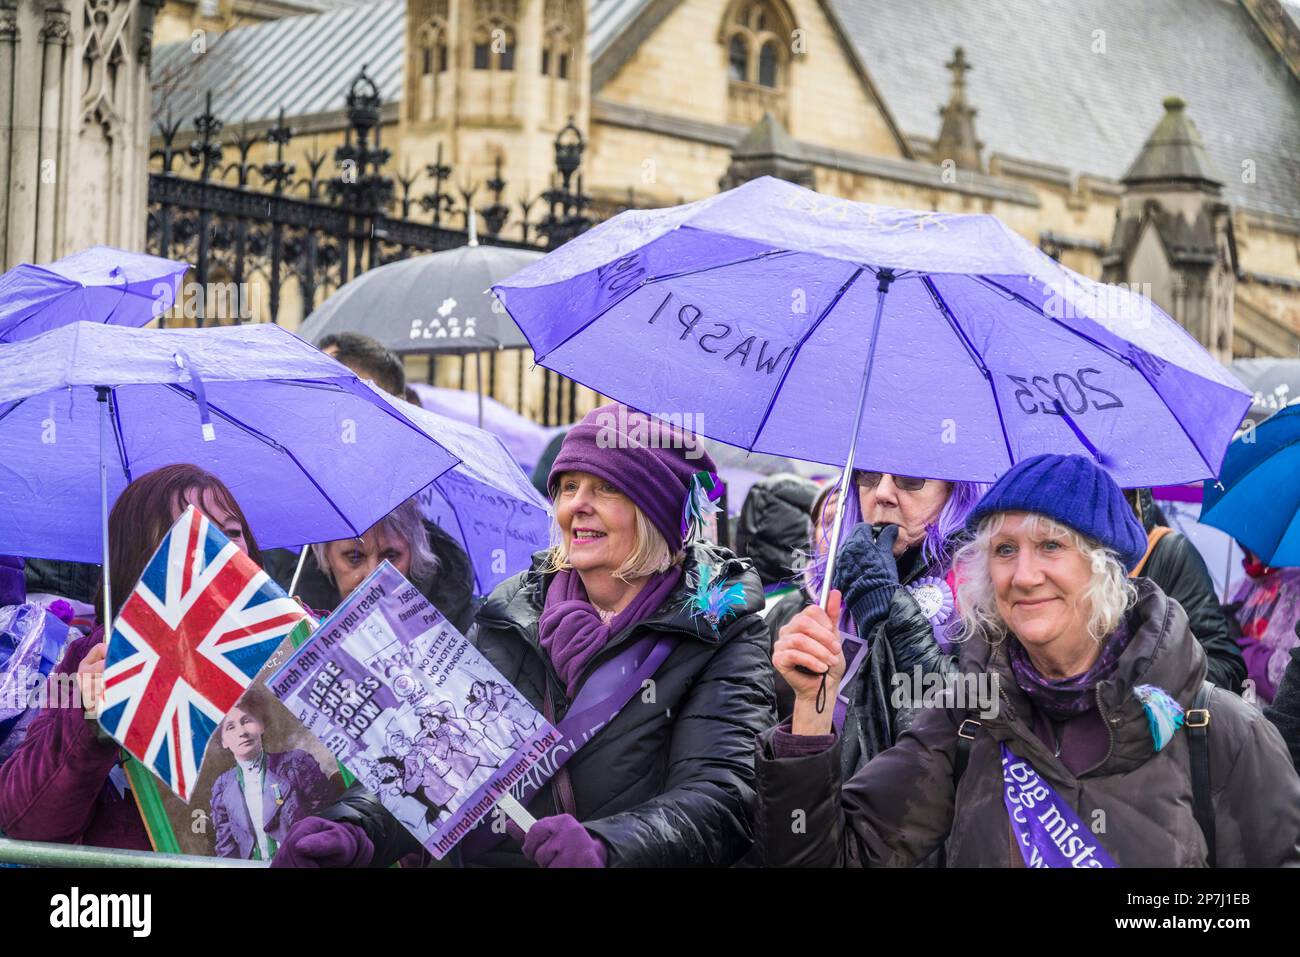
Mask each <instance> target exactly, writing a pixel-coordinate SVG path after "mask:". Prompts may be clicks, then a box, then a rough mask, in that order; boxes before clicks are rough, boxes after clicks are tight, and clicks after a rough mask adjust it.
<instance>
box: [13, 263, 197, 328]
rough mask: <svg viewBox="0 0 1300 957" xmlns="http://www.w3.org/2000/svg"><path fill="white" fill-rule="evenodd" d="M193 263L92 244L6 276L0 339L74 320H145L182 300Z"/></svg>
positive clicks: (125, 323)
mask: <svg viewBox="0 0 1300 957" xmlns="http://www.w3.org/2000/svg"><path fill="white" fill-rule="evenodd" d="M189 268H190V267H189V264H188V263H182V262H173V261H172V260H170V259H160V258H158V257H157V256H146V255H144V254H143V253H130V252H127V251H126V250H124V249H114V248H113V247H112V246H91V247H90V248H89V249H83V250H82V251H81V252H79V253H74V254H73V255H71V256H66V257H64V258H63V259H59V260H56V261H55V262H52V263H48V264H47V265H44V266H36V265H33V264H31V263H23V264H22V265H20V266H15V267H14V268H13V269H11V270H9V271H8V272H7V273H5V274H4V275H2V276H0V342H15V341H17V340H19V339H31V338H32V337H33V336H38V335H40V334H41V333H42V332H47V331H48V330H50V329H53V328H55V327H57V326H62V325H67V324H68V323H70V322H78V321H85V322H108V323H114V324H116V325H119V326H143V325H144V324H145V323H147V322H149V321H150V320H152V319H154V318H156V317H158V316H160V315H162V314H163V313H164V312H166V311H167V310H168V309H170V308H171V307H172V304H173V303H174V302H175V301H176V290H177V288H178V287H179V285H180V282H181V278H182V277H183V276H184V275H185V270H187V269H189Z"/></svg>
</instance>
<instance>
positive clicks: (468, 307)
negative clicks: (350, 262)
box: [298, 240, 542, 355]
mask: <svg viewBox="0 0 1300 957" xmlns="http://www.w3.org/2000/svg"><path fill="white" fill-rule="evenodd" d="M541 255H542V254H541V253H540V252H537V251H535V250H531V249H511V248H509V247H505V246H480V245H478V244H477V242H475V241H473V240H471V242H470V244H469V245H466V246H461V247H459V248H457V249H448V250H446V251H445V252H440V253H428V254H426V255H423V256H413V257H412V258H410V259H403V260H401V261H400V262H395V263H388V264H386V265H383V266H378V267H376V268H374V269H371V270H368V271H367V272H364V273H362V274H361V275H360V276H358V277H357V278H356V279H353V280H352V281H351V282H348V283H346V284H344V286H343V287H342V288H341V289H339V290H338V291H337V292H336V293H334V295H332V296H330V297H329V298H328V299H326V300H325V301H324V302H323V303H321V305H320V307H319V308H317V309H316V310H315V311H314V312H312V314H311V315H310V316H308V317H307V318H306V320H304V322H303V324H302V328H301V329H299V330H298V334H299V335H300V336H302V337H303V338H304V339H306V340H308V341H309V342H318V341H320V340H321V339H322V338H324V337H325V336H327V335H330V334H331V333H339V332H359V333H361V334H362V335H367V336H370V337H371V338H374V339H378V340H379V341H380V342H382V343H383V344H384V345H385V346H387V347H388V348H390V349H392V350H393V351H394V352H396V353H398V354H399V355H402V354H405V353H431V352H436V353H455V354H463V353H469V352H477V351H481V350H484V349H510V348H521V347H525V346H527V345H528V341H527V340H526V339H525V338H524V336H523V333H521V332H520V331H519V327H518V326H516V325H515V324H514V322H513V320H511V318H510V316H509V315H507V314H506V311H505V310H504V309H503V308H502V307H501V306H500V305H499V304H498V303H497V301H496V297H495V296H493V295H492V293H491V292H489V291H488V290H489V287H490V286H491V285H492V284H493V283H495V282H500V281H501V280H502V279H505V278H506V277H507V276H510V275H511V274H513V273H516V272H518V271H519V270H520V269H522V268H523V267H524V266H526V265H527V264H529V263H531V262H534V261H535V260H537V259H540V258H541Z"/></svg>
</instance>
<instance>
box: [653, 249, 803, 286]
mask: <svg viewBox="0 0 1300 957" xmlns="http://www.w3.org/2000/svg"><path fill="white" fill-rule="evenodd" d="M796 252H797V250H794V249H765V250H763V251H762V252H761V253H755V254H754V255H752V256H746V257H745V258H744V259H736V260H733V261H732V262H728V263H714V264H713V265H712V266H700V267H699V268H698V269H683V270H682V271H681V272H670V273H665V274H664V275H662V276H647V277H646V279H645V281H644V283H643V284H644V285H650V284H651V283H656V282H663V281H664V280H665V279H680V278H682V277H683V276H698V275H700V274H701V273H706V272H712V271H713V270H715V269H729V268H731V267H732V266H743V265H744V264H745V263H752V262H757V261H758V260H760V259H768V258H772V259H775V258H778V257H781V256H793V255H794V254H795V253H796ZM638 285H642V283H638Z"/></svg>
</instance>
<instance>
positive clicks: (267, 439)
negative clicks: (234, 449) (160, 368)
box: [167, 383, 361, 535]
mask: <svg viewBox="0 0 1300 957" xmlns="http://www.w3.org/2000/svg"><path fill="white" fill-rule="evenodd" d="M167 388H169V389H172V390H173V391H175V392H179V393H180V394H181V395H183V396H185V397H186V398H187V399H189V400H190V401H191V402H193V401H195V399H194V394H193V393H192V392H190V391H189V390H187V389H183V388H181V387H180V386H178V385H174V384H172V383H167ZM208 408H209V409H210V410H211V411H212V412H213V413H214V414H215V415H219V416H220V417H221V418H222V419H224V420H225V421H226V422H229V423H230V424H231V425H233V426H235V428H237V429H239V430H240V431H242V432H244V433H245V434H247V435H250V436H252V437H253V438H255V439H257V440H258V441H259V442H262V443H264V444H266V445H269V446H270V447H271V448H273V449H275V450H276V451H277V452H281V453H283V454H284V455H287V456H288V457H289V459H290V460H291V461H292V462H293V464H294V465H296V466H297V467H298V471H300V472H301V473H302V474H303V475H304V476H306V478H307V481H309V482H311V484H312V485H313V486H315V488H316V491H317V492H319V493H320V495H321V498H323V499H324V500H325V501H326V502H328V503H329V506H330V508H332V509H334V511H335V513H337V515H338V517H339V518H341V519H343V524H344V525H346V526H347V527H348V529H349V530H350V531H351V532H352V534H354V535H360V534H361V532H359V531H358V530H357V528H356V526H355V525H353V524H352V522H351V521H350V520H349V519H348V517H347V516H346V515H344V514H343V511H342V510H341V509H340V508H339V507H338V506H337V505H336V504H334V499H332V498H331V497H330V496H329V493H327V492H326V491H325V490H324V489H323V488H321V487H320V483H319V482H317V481H316V476H314V475H312V474H311V470H310V469H308V468H306V467H304V466H303V464H302V462H300V461H298V456H296V455H294V454H293V451H292V450H291V449H288V448H285V447H284V446H283V445H281V444H280V443H279V442H276V441H275V440H274V439H272V438H270V437H269V436H266V435H264V434H262V433H261V432H259V431H258V430H257V429H255V428H253V427H252V426H250V425H247V424H245V423H244V422H241V421H239V420H238V419H236V418H235V417H234V416H232V415H230V414H229V413H227V412H224V411H222V410H221V409H219V408H217V407H216V406H215V405H213V404H212V403H211V402H209V403H208Z"/></svg>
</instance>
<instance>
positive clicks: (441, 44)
mask: <svg viewBox="0 0 1300 957" xmlns="http://www.w3.org/2000/svg"><path fill="white" fill-rule="evenodd" d="M415 42H416V45H417V46H418V47H419V50H420V76H432V75H433V74H435V73H446V72H447V27H446V25H445V24H443V23H442V22H440V21H437V20H435V21H433V22H431V23H426V24H425V25H424V26H422V27H420V31H419V33H418V34H417V35H416V38H415Z"/></svg>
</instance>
